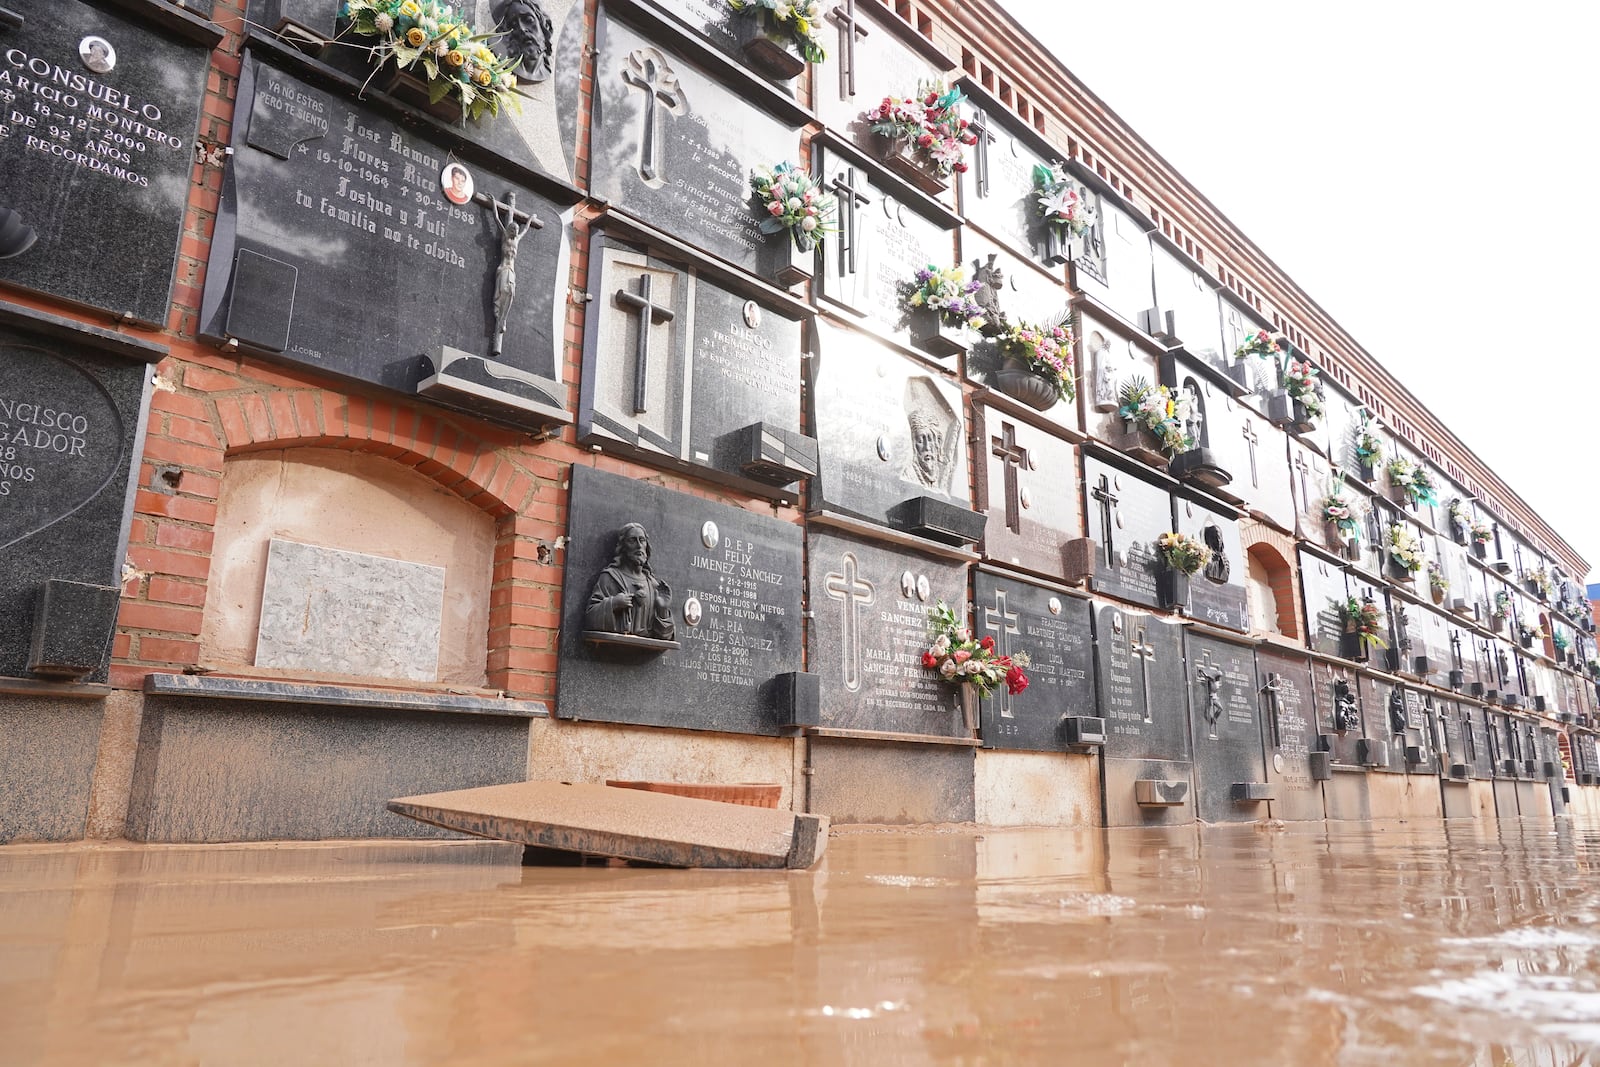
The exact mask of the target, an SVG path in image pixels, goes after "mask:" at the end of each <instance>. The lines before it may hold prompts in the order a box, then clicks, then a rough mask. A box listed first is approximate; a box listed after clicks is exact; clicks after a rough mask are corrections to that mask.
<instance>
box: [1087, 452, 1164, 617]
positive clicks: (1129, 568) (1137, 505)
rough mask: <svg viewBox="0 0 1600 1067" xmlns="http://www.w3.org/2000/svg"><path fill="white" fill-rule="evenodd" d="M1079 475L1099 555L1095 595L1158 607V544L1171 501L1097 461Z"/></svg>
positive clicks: (1153, 487) (1150, 486)
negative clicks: (1082, 477) (1086, 497)
mask: <svg viewBox="0 0 1600 1067" xmlns="http://www.w3.org/2000/svg"><path fill="white" fill-rule="evenodd" d="M1083 469H1084V485H1085V488H1086V490H1087V492H1088V502H1087V505H1088V509H1089V523H1088V526H1089V536H1090V537H1093V538H1094V540H1095V546H1096V553H1097V554H1096V556H1095V573H1094V578H1093V582H1094V589H1095V591H1096V592H1101V593H1108V594H1110V595H1111V596H1115V597H1117V598H1119V599H1122V600H1131V601H1134V602H1135V603H1139V604H1148V605H1150V606H1152V607H1154V606H1156V605H1157V603H1158V600H1157V597H1156V570H1157V568H1159V567H1160V566H1161V564H1160V563H1159V562H1158V557H1157V554H1156V539H1157V538H1158V537H1160V536H1161V535H1162V534H1163V533H1166V532H1168V531H1169V530H1171V529H1172V497H1171V496H1170V495H1169V494H1168V493H1167V491H1166V490H1165V489H1163V488H1162V487H1161V486H1159V485H1155V484H1153V483H1151V482H1147V481H1145V480H1143V479H1142V478H1139V477H1138V476H1137V475H1135V474H1132V473H1131V472H1129V471H1125V470H1122V469H1121V468H1119V467H1113V466H1112V465H1110V464H1109V463H1105V462H1103V461H1101V460H1098V459H1094V458H1091V457H1085V459H1084V461H1083Z"/></svg>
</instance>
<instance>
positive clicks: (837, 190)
mask: <svg viewBox="0 0 1600 1067" xmlns="http://www.w3.org/2000/svg"><path fill="white" fill-rule="evenodd" d="M828 188H829V189H831V190H832V191H833V193H834V195H835V197H836V198H837V200H838V204H839V242H838V244H839V273H840V274H854V273H855V272H856V237H857V236H858V231H857V226H856V208H857V207H865V206H866V205H868V204H870V203H872V197H870V196H868V195H867V194H866V193H864V192H861V191H860V190H858V189H857V188H856V168H854V167H846V168H844V173H843V174H842V175H839V174H835V175H834V176H833V181H832V182H831V183H829V185H828Z"/></svg>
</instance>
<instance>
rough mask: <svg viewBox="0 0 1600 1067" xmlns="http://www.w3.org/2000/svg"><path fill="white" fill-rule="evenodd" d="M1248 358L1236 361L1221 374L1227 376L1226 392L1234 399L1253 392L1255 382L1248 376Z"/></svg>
mask: <svg viewBox="0 0 1600 1067" xmlns="http://www.w3.org/2000/svg"><path fill="white" fill-rule="evenodd" d="M1249 359H1250V357H1248V356H1247V357H1245V358H1244V359H1236V360H1234V361H1233V362H1232V363H1230V364H1228V367H1227V369H1226V370H1225V371H1224V372H1223V373H1224V374H1226V375H1227V376H1228V392H1229V393H1231V394H1233V395H1234V396H1235V397H1241V396H1245V395H1247V394H1249V393H1252V392H1254V391H1255V382H1254V381H1253V380H1252V377H1251V374H1250V362H1249Z"/></svg>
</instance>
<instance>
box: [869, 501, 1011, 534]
mask: <svg viewBox="0 0 1600 1067" xmlns="http://www.w3.org/2000/svg"><path fill="white" fill-rule="evenodd" d="M888 517H889V522H890V524H891V525H893V526H895V527H897V528H899V529H902V530H905V531H906V532H908V533H913V534H916V535H917V536H919V537H926V538H927V539H928V540H930V541H938V542H940V543H941V544H947V545H957V546H960V545H970V544H976V543H977V542H979V541H981V540H983V534H984V530H985V529H986V528H987V526H988V523H989V516H987V515H985V514H984V513H983V512H981V511H972V510H970V509H968V508H964V507H961V506H960V505H959V504H952V503H950V502H949V501H946V500H940V499H939V498H938V497H933V496H914V497H912V498H910V499H909V500H903V501H901V502H900V503H898V504H896V505H895V506H894V507H892V508H890V509H889V516H888Z"/></svg>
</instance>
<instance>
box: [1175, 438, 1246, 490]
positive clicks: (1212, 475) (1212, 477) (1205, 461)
mask: <svg viewBox="0 0 1600 1067" xmlns="http://www.w3.org/2000/svg"><path fill="white" fill-rule="evenodd" d="M1167 473H1169V474H1171V475H1172V476H1173V477H1174V478H1177V479H1179V480H1180V481H1185V482H1189V483H1191V484H1193V485H1198V486H1201V487H1203V488H1206V489H1221V488H1223V487H1225V486H1227V485H1228V484H1230V483H1231V482H1232V481H1233V475H1231V474H1229V473H1228V472H1227V470H1226V469H1224V468H1223V466H1222V464H1221V463H1220V462H1218V460H1217V457H1216V454H1215V453H1213V452H1212V451H1211V449H1209V448H1203V447H1202V448H1191V449H1190V450H1189V451H1187V452H1180V453H1179V454H1178V455H1176V456H1174V457H1173V459H1172V463H1171V467H1170V468H1169V470H1168V472H1167Z"/></svg>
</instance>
